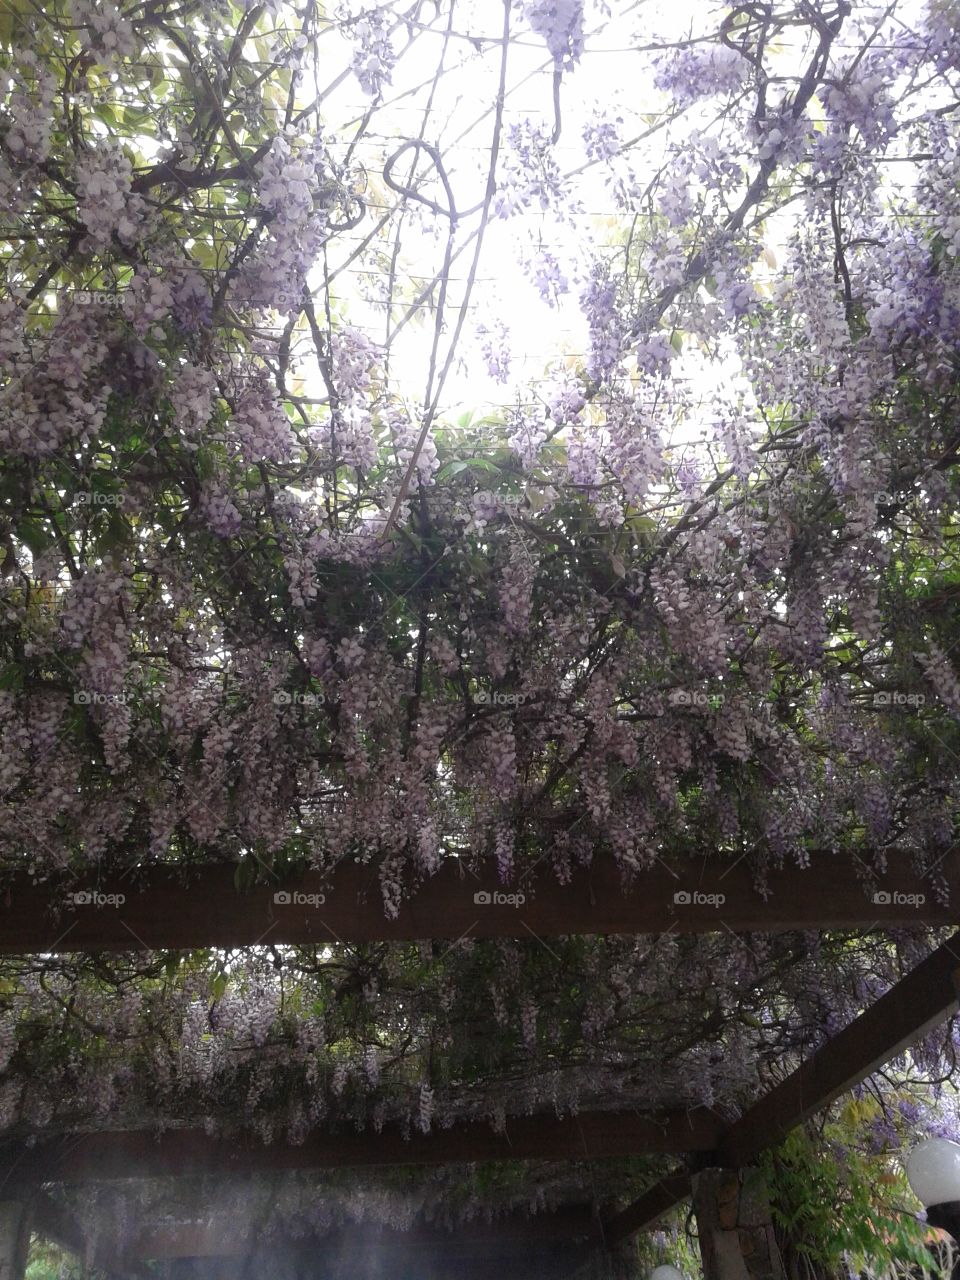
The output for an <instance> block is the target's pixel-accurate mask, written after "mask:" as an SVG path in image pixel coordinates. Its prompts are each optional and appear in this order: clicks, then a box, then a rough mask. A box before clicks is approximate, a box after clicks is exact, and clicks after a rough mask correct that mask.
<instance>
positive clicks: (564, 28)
mask: <svg viewBox="0 0 960 1280" xmlns="http://www.w3.org/2000/svg"><path fill="white" fill-rule="evenodd" d="M523 15H524V17H525V18H526V20H527V22H529V23H530V26H531V28H532V29H533V30H534V31H535V32H536V33H537V35H538V36H541V37H542V38H543V39H544V40H545V41H546V42H547V48H548V49H549V51H550V53H551V54H552V55H553V58H554V61H555V62H556V63H557V64H558V65H559V66H561V67H562V68H563V69H564V70H569V69H570V68H571V67H573V66H574V65H575V64H576V63H577V62H579V61H580V57H581V55H582V54H583V0H527V2H526V3H525V4H524V6H523Z"/></svg>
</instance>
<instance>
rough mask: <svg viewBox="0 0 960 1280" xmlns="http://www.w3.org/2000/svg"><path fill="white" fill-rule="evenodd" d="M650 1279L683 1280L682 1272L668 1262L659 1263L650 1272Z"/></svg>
mask: <svg viewBox="0 0 960 1280" xmlns="http://www.w3.org/2000/svg"><path fill="white" fill-rule="evenodd" d="M650 1280H683V1272H682V1271H678V1270H677V1268H676V1267H671V1265H670V1263H669V1262H664V1263H661V1265H660V1266H659V1267H654V1268H653V1270H652V1271H651V1272H650Z"/></svg>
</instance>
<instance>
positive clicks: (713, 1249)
mask: <svg viewBox="0 0 960 1280" xmlns="http://www.w3.org/2000/svg"><path fill="white" fill-rule="evenodd" d="M691 1182H692V1185H693V1211H694V1214H695V1216H696V1219H697V1232H698V1234H699V1236H700V1255H701V1257H702V1259H703V1275H704V1280H785V1273H784V1269H783V1263H782V1261H781V1259H780V1251H779V1249H778V1247H777V1242H776V1238H775V1236H774V1230H773V1223H772V1220H771V1217H770V1204H769V1201H768V1199H767V1189H766V1185H765V1182H764V1179H763V1177H762V1175H761V1174H760V1173H759V1172H758V1170H756V1169H703V1170H701V1171H700V1172H699V1173H695V1174H694V1175H693V1177H692V1179H691Z"/></svg>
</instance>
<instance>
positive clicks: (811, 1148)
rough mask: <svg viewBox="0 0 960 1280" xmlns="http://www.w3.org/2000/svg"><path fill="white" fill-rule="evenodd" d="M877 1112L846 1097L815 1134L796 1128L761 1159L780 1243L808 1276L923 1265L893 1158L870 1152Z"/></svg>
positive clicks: (917, 1230) (916, 1227) (923, 1250)
mask: <svg viewBox="0 0 960 1280" xmlns="http://www.w3.org/2000/svg"><path fill="white" fill-rule="evenodd" d="M878 1112H879V1104H878V1103H876V1102H875V1101H873V1100H870V1101H858V1102H853V1101H851V1102H850V1103H848V1104H847V1105H846V1106H845V1107H843V1109H842V1110H841V1111H840V1113H839V1115H838V1116H837V1117H835V1118H834V1119H833V1120H832V1121H831V1122H830V1123H828V1124H827V1125H826V1126H825V1127H824V1129H823V1131H822V1132H821V1133H815V1132H814V1131H812V1130H811V1129H810V1128H803V1129H797V1130H795V1131H794V1132H793V1133H792V1134H791V1135H790V1136H789V1138H787V1140H786V1141H785V1142H784V1143H783V1144H782V1145H781V1146H780V1147H778V1148H776V1149H775V1150H773V1151H771V1152H768V1153H767V1154H766V1155H765V1156H764V1158H763V1161H762V1167H763V1169H764V1172H765V1173H766V1176H767V1178H768V1180H769V1188H770V1196H771V1206H772V1210H773V1216H774V1223H775V1225H776V1227H777V1229H778V1235H779V1236H780V1239H781V1247H782V1248H783V1249H784V1252H785V1253H786V1254H787V1255H788V1260H790V1259H791V1258H792V1260H793V1261H794V1262H796V1261H798V1260H799V1262H800V1264H801V1267H802V1268H803V1269H804V1270H807V1271H810V1272H812V1273H813V1274H817V1275H823V1274H827V1275H839V1274H845V1273H847V1272H848V1271H853V1272H857V1273H859V1272H868V1273H870V1274H877V1273H881V1272H887V1271H889V1270H890V1269H893V1270H894V1271H901V1270H903V1269H906V1268H911V1267H920V1268H922V1269H929V1268H930V1265H931V1255H930V1252H929V1250H928V1249H927V1247H926V1245H925V1243H924V1242H925V1239H926V1237H927V1234H928V1228H927V1227H925V1226H924V1224H923V1223H921V1222H919V1221H918V1220H917V1218H916V1217H915V1216H914V1214H913V1212H912V1211H911V1210H910V1208H909V1205H910V1204H911V1202H912V1201H913V1197H912V1195H911V1193H910V1190H909V1188H908V1186H907V1182H906V1178H905V1176H904V1174H903V1170H902V1167H901V1165H900V1161H899V1158H898V1157H897V1156H895V1155H891V1154H890V1153H889V1152H886V1151H881V1152H878V1153H874V1152H871V1151H870V1150H869V1144H868V1141H867V1138H868V1134H867V1125H868V1123H869V1121H870V1120H872V1119H874V1118H876V1116H877V1114H878Z"/></svg>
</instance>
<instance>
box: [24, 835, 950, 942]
mask: <svg viewBox="0 0 960 1280" xmlns="http://www.w3.org/2000/svg"><path fill="white" fill-rule="evenodd" d="M890 862H891V865H897V859H896V858H894V857H893V856H892V855H891V858H890ZM903 864H904V867H906V866H907V859H906V856H905V855H904V858H903ZM937 873H938V875H940V874H942V875H943V876H944V877H945V879H946V881H947V883H948V885H949V887H950V888H951V890H952V893H951V903H952V905H951V906H949V907H945V906H943V905H942V904H941V902H940V901H939V899H938V898H936V897H935V896H934V894H933V891H932V889H931V888H930V886H929V885H928V884H926V883H925V882H924V881H923V880H922V879H920V878H919V877H918V876H916V875H914V874H912V873H910V872H909V871H908V870H906V869H905V870H903V871H896V872H891V873H890V874H888V875H885V876H883V877H877V878H871V877H870V876H869V875H868V873H867V871H866V866H865V864H864V863H863V862H858V861H856V860H852V859H851V858H849V857H846V856H842V855H839V854H837V855H830V854H822V855H820V856H818V857H817V859H816V862H815V864H814V866H813V868H812V869H811V870H808V871H802V870H799V869H798V868H796V867H787V868H784V869H782V870H780V871H776V872H772V873H771V874H770V881H769V884H770V896H769V897H767V898H764V897H763V896H762V895H761V894H760V893H759V892H758V891H757V889H756V887H755V884H754V878H753V873H752V871H751V869H750V866H749V864H748V861H747V859H746V858H744V859H741V860H740V861H739V862H734V863H730V862H724V861H723V860H721V859H718V858H711V859H704V860H702V861H692V860H691V861H690V862H689V863H688V864H687V865H685V866H683V865H681V866H675V867H672V868H668V867H667V866H665V865H662V864H660V863H657V864H655V865H654V866H653V867H652V868H651V869H650V870H648V871H644V872H642V873H640V874H638V875H637V876H636V877H635V878H634V880H633V882H632V883H631V884H629V885H628V886H627V887H626V891H624V885H623V882H622V879H621V876H620V872H619V871H618V870H617V868H616V867H615V866H614V865H613V864H612V862H611V861H610V860H609V859H603V860H599V861H598V862H597V863H596V865H595V866H593V867H592V868H590V869H585V868H582V867H580V868H577V869H576V870H575V871H574V872H573V877H572V880H571V882H570V883H569V884H566V885H561V884H558V883H557V880H556V877H555V876H554V875H553V873H552V871H551V870H550V869H549V868H548V867H547V865H546V864H545V863H544V864H542V865H541V866H540V867H538V868H537V869H536V870H535V871H534V872H533V873H532V874H531V875H529V876H528V877H527V878H526V879H522V880H520V881H519V882H518V883H517V884H514V885H510V886H501V885H499V884H498V883H497V879H496V873H495V870H494V869H491V870H490V871H489V873H487V874H485V875H484V876H482V877H480V878H478V877H477V876H475V875H474V874H472V873H470V872H467V871H466V870H465V869H464V868H463V867H462V866H461V864H460V863H459V862H458V861H455V860H450V861H449V862H447V863H446V864H445V865H444V866H443V867H442V868H441V870H440V871H439V872H438V873H437V874H436V875H435V876H432V877H431V878H430V879H429V880H427V881H425V882H424V883H423V884H422V885H420V886H419V888H417V890H416V892H415V893H414V894H413V895H412V896H411V897H409V898H407V899H405V900H404V901H403V903H402V904H401V906H400V911H399V915H398V916H397V917H396V919H389V918H387V916H385V915H384V910H383V901H382V898H381V893H380V887H379V884H378V880H377V871H376V868H371V867H366V866H361V865H358V864H356V863H353V862H349V863H341V864H340V865H339V866H337V867H336V868H335V869H334V870H333V871H332V872H331V873H330V874H329V875H321V874H320V873H316V872H311V873H309V874H307V875H304V876H302V877H300V878H299V879H296V880H292V879H291V880H285V881H280V880H272V879H271V880H270V881H269V883H265V884H261V885H258V886H255V887H253V888H250V889H248V890H247V891H245V892H238V890H237V888H236V886H235V883H234V878H235V868H234V867H233V866H226V865H216V866H203V867H197V868H194V869H193V870H191V871H190V872H189V873H187V872H184V871H177V870H174V869H173V868H169V867H166V868H152V869H149V870H144V871H141V872H130V873H127V874H111V875H109V876H104V877H103V878H102V879H101V880H99V881H93V880H77V879H74V880H58V881H57V882H55V883H54V882H49V881H48V882H44V883H42V884H33V883H32V882H31V881H30V880H29V878H28V877H26V876H21V877H18V878H17V879H14V880H13V881H11V882H8V884H7V885H6V888H5V889H3V890H0V953H5V954H36V953H40V952H47V953H49V952H69V951H134V950H162V949H168V948H169V949H175V950H187V949H194V948H198V947H224V948H228V947H243V946H251V945H254V944H257V943H264V944H266V943H301V944H309V943H326V942H335V941H343V942H376V941H390V940H398V941H409V940H415V939H420V938H454V939H456V938H461V937H466V936H470V937H474V938H497V937H520V938H525V937H529V936H530V935H531V934H534V935H540V936H544V937H549V936H551V935H553V936H556V935H563V934H630V933H651V934H655V933H665V932H669V931H673V932H676V933H709V932H720V931H723V930H731V931H732V932H734V933H743V932H781V931H784V930H794V929H845V928H860V929H869V928H873V927H882V928H893V927H903V926H909V925H924V926H937V925H960V851H958V852H956V853H954V854H951V855H950V856H949V857H948V858H945V859H943V860H942V861H941V862H940V863H939V864H938V867H937ZM78 895H79V897H78ZM278 895H279V896H278ZM284 895H287V896H286V897H284Z"/></svg>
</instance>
